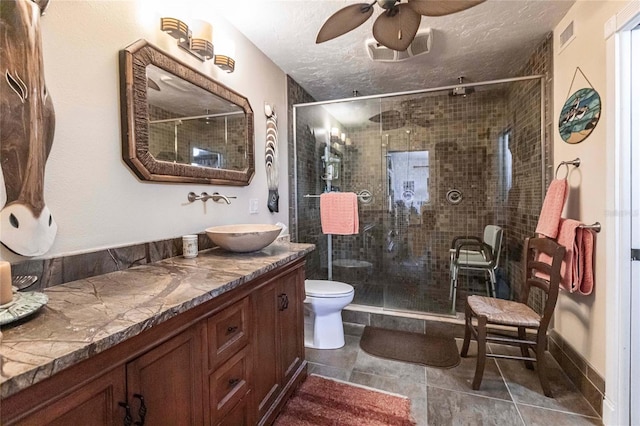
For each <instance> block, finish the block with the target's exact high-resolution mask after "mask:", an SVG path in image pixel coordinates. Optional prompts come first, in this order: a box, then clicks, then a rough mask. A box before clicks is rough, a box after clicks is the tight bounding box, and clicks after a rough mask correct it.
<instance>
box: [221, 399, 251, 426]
mask: <svg viewBox="0 0 640 426" xmlns="http://www.w3.org/2000/svg"><path fill="white" fill-rule="evenodd" d="M248 400H249V396H246V397H245V398H243V399H242V401H240V402H238V403H237V404H236V406H235V407H233V409H232V410H231V411H230V412H229V414H227V415H226V416H225V417H224V418H223V419H222V420H221V421H220V423H218V426H249V424H250V422H249V410H248V409H247V401H248Z"/></svg>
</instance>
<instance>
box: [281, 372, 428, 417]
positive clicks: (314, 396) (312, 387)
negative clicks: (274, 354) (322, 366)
mask: <svg viewBox="0 0 640 426" xmlns="http://www.w3.org/2000/svg"><path fill="white" fill-rule="evenodd" d="M415 424H416V423H415V421H413V419H412V418H411V401H410V400H409V399H408V398H405V397H402V396H398V395H392V394H389V393H384V392H379V391H376V390H373V389H370V388H363V387H360V386H357V385H356V386H354V385H350V384H347V383H344V382H340V381H336V380H333V379H328V378H324V377H320V376H316V375H313V374H312V375H310V376H309V377H307V379H306V380H305V381H304V383H302V385H301V386H300V388H298V390H297V391H296V392H295V394H294V395H293V397H292V398H291V399H290V400H289V401H288V402H287V404H286V405H285V407H284V409H283V410H282V412H281V413H280V415H279V416H278V418H277V419H276V421H275V423H274V425H275V426H311V425H314V426H323V425H332V426H337V425H340V426H363V425H367V426H393V425H397V426H414V425H415Z"/></svg>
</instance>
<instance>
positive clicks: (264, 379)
mask: <svg viewBox="0 0 640 426" xmlns="http://www.w3.org/2000/svg"><path fill="white" fill-rule="evenodd" d="M275 284H276V283H272V284H269V285H267V286H265V287H263V288H261V289H259V290H256V291H254V292H253V294H252V295H251V298H252V300H251V301H252V305H253V312H254V315H253V323H254V327H255V328H254V330H255V332H254V333H253V336H254V339H253V341H254V346H253V352H254V365H253V372H254V375H253V390H252V392H253V395H254V400H255V411H256V413H257V414H256V415H257V420H260V419H262V418H263V416H264V415H265V414H266V413H267V411H268V410H269V408H271V405H272V404H273V402H274V401H275V399H276V398H277V396H278V394H279V393H280V381H279V375H278V341H277V339H278V334H277V333H276V315H277V312H278V309H277V299H278V292H277V289H276V285H275Z"/></svg>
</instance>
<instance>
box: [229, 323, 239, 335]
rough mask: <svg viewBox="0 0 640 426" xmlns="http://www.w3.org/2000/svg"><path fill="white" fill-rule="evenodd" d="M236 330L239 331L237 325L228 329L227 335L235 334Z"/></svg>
mask: <svg viewBox="0 0 640 426" xmlns="http://www.w3.org/2000/svg"><path fill="white" fill-rule="evenodd" d="M236 330H238V326H237V325H230V326H229V327H227V334H231V333H235V332H236Z"/></svg>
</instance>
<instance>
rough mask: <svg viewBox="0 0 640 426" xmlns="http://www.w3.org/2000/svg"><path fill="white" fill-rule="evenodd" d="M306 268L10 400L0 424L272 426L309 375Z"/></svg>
mask: <svg viewBox="0 0 640 426" xmlns="http://www.w3.org/2000/svg"><path fill="white" fill-rule="evenodd" d="M303 266H304V262H303V261H302V260H298V261H294V262H292V263H290V264H288V265H285V266H283V267H280V268H277V269H275V270H273V271H270V272H268V273H267V274H264V275H263V276H261V277H258V278H257V279H255V280H253V281H251V282H248V283H247V284H246V285H243V286H241V287H239V288H237V289H234V290H231V291H229V292H227V293H225V294H223V295H220V296H218V297H217V298H215V299H213V300H211V301H209V302H206V303H204V304H202V305H199V306H197V307H195V308H192V309H190V310H188V311H186V312H184V313H182V314H180V315H178V316H176V317H174V318H171V319H170V320H168V321H166V322H164V323H161V324H158V325H157V326H154V327H151V328H149V329H148V330H146V331H144V332H143V333H141V334H139V335H137V336H135V337H132V338H130V339H128V340H125V341H124V342H122V343H120V344H118V345H116V346H114V347H112V348H110V349H108V350H106V351H104V352H101V353H99V354H97V355H95V356H93V357H91V358H89V359H87V360H84V361H82V362H80V363H78V364H76V365H74V366H72V367H69V368H67V369H64V370H62V371H60V372H59V373H56V374H54V375H53V376H51V377H50V378H48V379H46V380H43V381H41V382H39V383H37V384H35V385H33V386H30V387H28V388H26V389H24V390H23V391H21V392H18V393H16V394H15V395H12V396H11V397H9V398H7V399H5V400H3V401H2V403H1V405H2V407H1V408H2V409H1V411H0V424H2V425H13V424H28V425H43V424H51V425H65V426H66V425H70V424H82V425H83V426H84V425H90V426H93V425H96V426H97V425H123V424H136V422H143V417H144V424H146V425H172V426H174V425H188V426H191V425H206V426H217V425H228V426H242V425H253V424H270V423H272V422H273V420H274V419H275V417H276V416H277V414H278V412H279V411H280V409H281V408H282V407H283V406H284V403H285V402H286V400H287V399H288V397H289V396H290V394H291V393H292V392H293V390H294V388H295V387H296V386H297V384H299V383H300V382H301V381H302V380H303V379H304V377H305V375H306V362H305V361H304V342H303V338H304V336H303V333H304V326H303V317H302V314H303V313H302V309H303V304H302V301H303V300H304V268H303ZM127 415H129V416H130V422H131V423H127V419H126V417H127ZM138 424H141V423H138Z"/></svg>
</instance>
